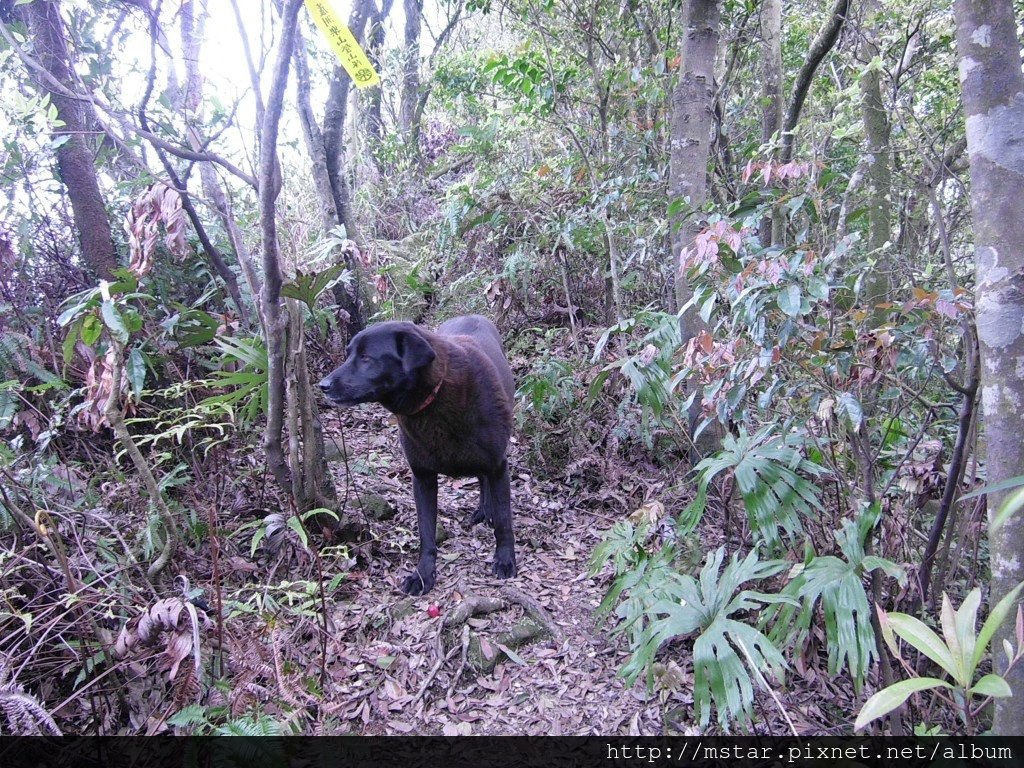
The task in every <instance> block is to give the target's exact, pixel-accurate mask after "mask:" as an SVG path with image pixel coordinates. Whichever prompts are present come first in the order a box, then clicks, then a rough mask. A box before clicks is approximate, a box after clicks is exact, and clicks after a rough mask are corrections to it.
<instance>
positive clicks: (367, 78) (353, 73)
mask: <svg viewBox="0 0 1024 768" xmlns="http://www.w3.org/2000/svg"><path fill="white" fill-rule="evenodd" d="M306 10H307V11H309V14H310V16H312V17H313V22H314V23H315V24H316V26H317V28H318V29H319V30H320V32H321V33H322V34H323V36H324V37H326V38H327V42H329V43H330V44H331V48H333V49H334V54H335V55H336V56H337V57H338V61H340V62H341V66H343V67H344V68H345V71H346V72H348V76H349V77H351V78H352V82H353V83H355V84H356V87H357V88H368V87H370V86H371V85H377V83H379V82H380V78H379V77H378V76H377V73H376V71H374V69H373V64H371V63H370V60H369V59H368V58H366V53H365V52H364V51H363V49H362V47H361V46H360V45H359V41H358V40H356V38H355V35H353V34H352V31H351V30H350V29H349V28H348V27H347V26H346V25H345V23H344V22H343V21H342V20H341V19H339V18H338V14H336V13H335V12H334V9H333V8H332V7H331V5H330V2H329V0H306Z"/></svg>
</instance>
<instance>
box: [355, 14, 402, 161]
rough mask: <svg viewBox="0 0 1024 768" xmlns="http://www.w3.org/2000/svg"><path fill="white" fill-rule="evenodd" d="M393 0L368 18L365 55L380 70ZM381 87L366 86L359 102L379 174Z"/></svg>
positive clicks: (381, 121)
mask: <svg viewBox="0 0 1024 768" xmlns="http://www.w3.org/2000/svg"><path fill="white" fill-rule="evenodd" d="M393 4H394V0H384V2H383V3H382V4H381V8H380V10H379V11H378V10H376V9H373V10H372V14H373V15H372V17H371V18H370V19H369V30H368V32H367V36H366V38H367V46H366V55H367V57H369V59H370V63H371V64H373V68H374V69H375V70H377V71H378V72H380V71H381V55H382V54H383V53H384V35H385V32H386V30H385V29H384V23H385V22H386V21H387V20H388V17H389V16H390V15H391V7H392V5H393ZM381 90H382V89H381V88H368V89H366V90H365V91H364V92H363V94H361V99H362V100H361V101H360V104H364V106H363V116H364V122H365V124H366V142H367V149H368V150H369V151H368V155H369V159H370V163H371V164H372V165H373V168H374V170H375V171H376V173H377V175H378V176H379V175H380V174H381V172H382V169H381V167H380V159H379V158H378V157H377V151H378V149H379V148H380V142H381V139H382V138H384V117H383V115H382V112H381V106H382V104H381Z"/></svg>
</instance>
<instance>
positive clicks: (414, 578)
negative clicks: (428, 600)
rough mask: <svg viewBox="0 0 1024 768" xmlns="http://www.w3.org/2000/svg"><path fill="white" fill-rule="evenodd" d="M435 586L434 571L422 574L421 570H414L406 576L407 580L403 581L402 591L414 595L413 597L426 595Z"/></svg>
mask: <svg viewBox="0 0 1024 768" xmlns="http://www.w3.org/2000/svg"><path fill="white" fill-rule="evenodd" d="M433 588H434V574H433V573H431V574H430V575H429V576H422V575H421V574H420V572H419V571H413V572H412V573H410V574H409V575H408V576H406V577H405V581H403V582H402V591H403V592H405V594H407V595H412V596H413V597H415V596H417V595H425V594H427V592H429V591H430V590H432V589H433Z"/></svg>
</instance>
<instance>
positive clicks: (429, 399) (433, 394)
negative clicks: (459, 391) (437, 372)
mask: <svg viewBox="0 0 1024 768" xmlns="http://www.w3.org/2000/svg"><path fill="white" fill-rule="evenodd" d="M447 373H448V366H447V365H445V367H444V373H442V374H441V378H439V379H438V380H437V384H435V385H434V390H433V392H431V393H430V394H429V395H427V399H426V400H424V401H423V402H422V403H420V404H419V407H417V408H416V410H415V411H413V412H412V413H410V414H409V415H410V416H415V415H416V414H417V413H419V412H420V411H422V410H423V409H424V408H426V407H427V406H428V405H430V404H431V403H432V402H434V400H435V399H437V393H438V392H440V391H441V385H442V384H444V377H445V375H446V374H447Z"/></svg>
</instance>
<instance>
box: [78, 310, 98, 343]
mask: <svg viewBox="0 0 1024 768" xmlns="http://www.w3.org/2000/svg"><path fill="white" fill-rule="evenodd" d="M101 333H103V323H101V322H100V319H99V318H98V317H96V315H93V314H89V315H86V316H85V317H84V318H83V319H82V343H83V344H85V346H87V347H91V346H92V345H93V344H95V343H96V342H97V341H98V340H99V338H100V334H101Z"/></svg>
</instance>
